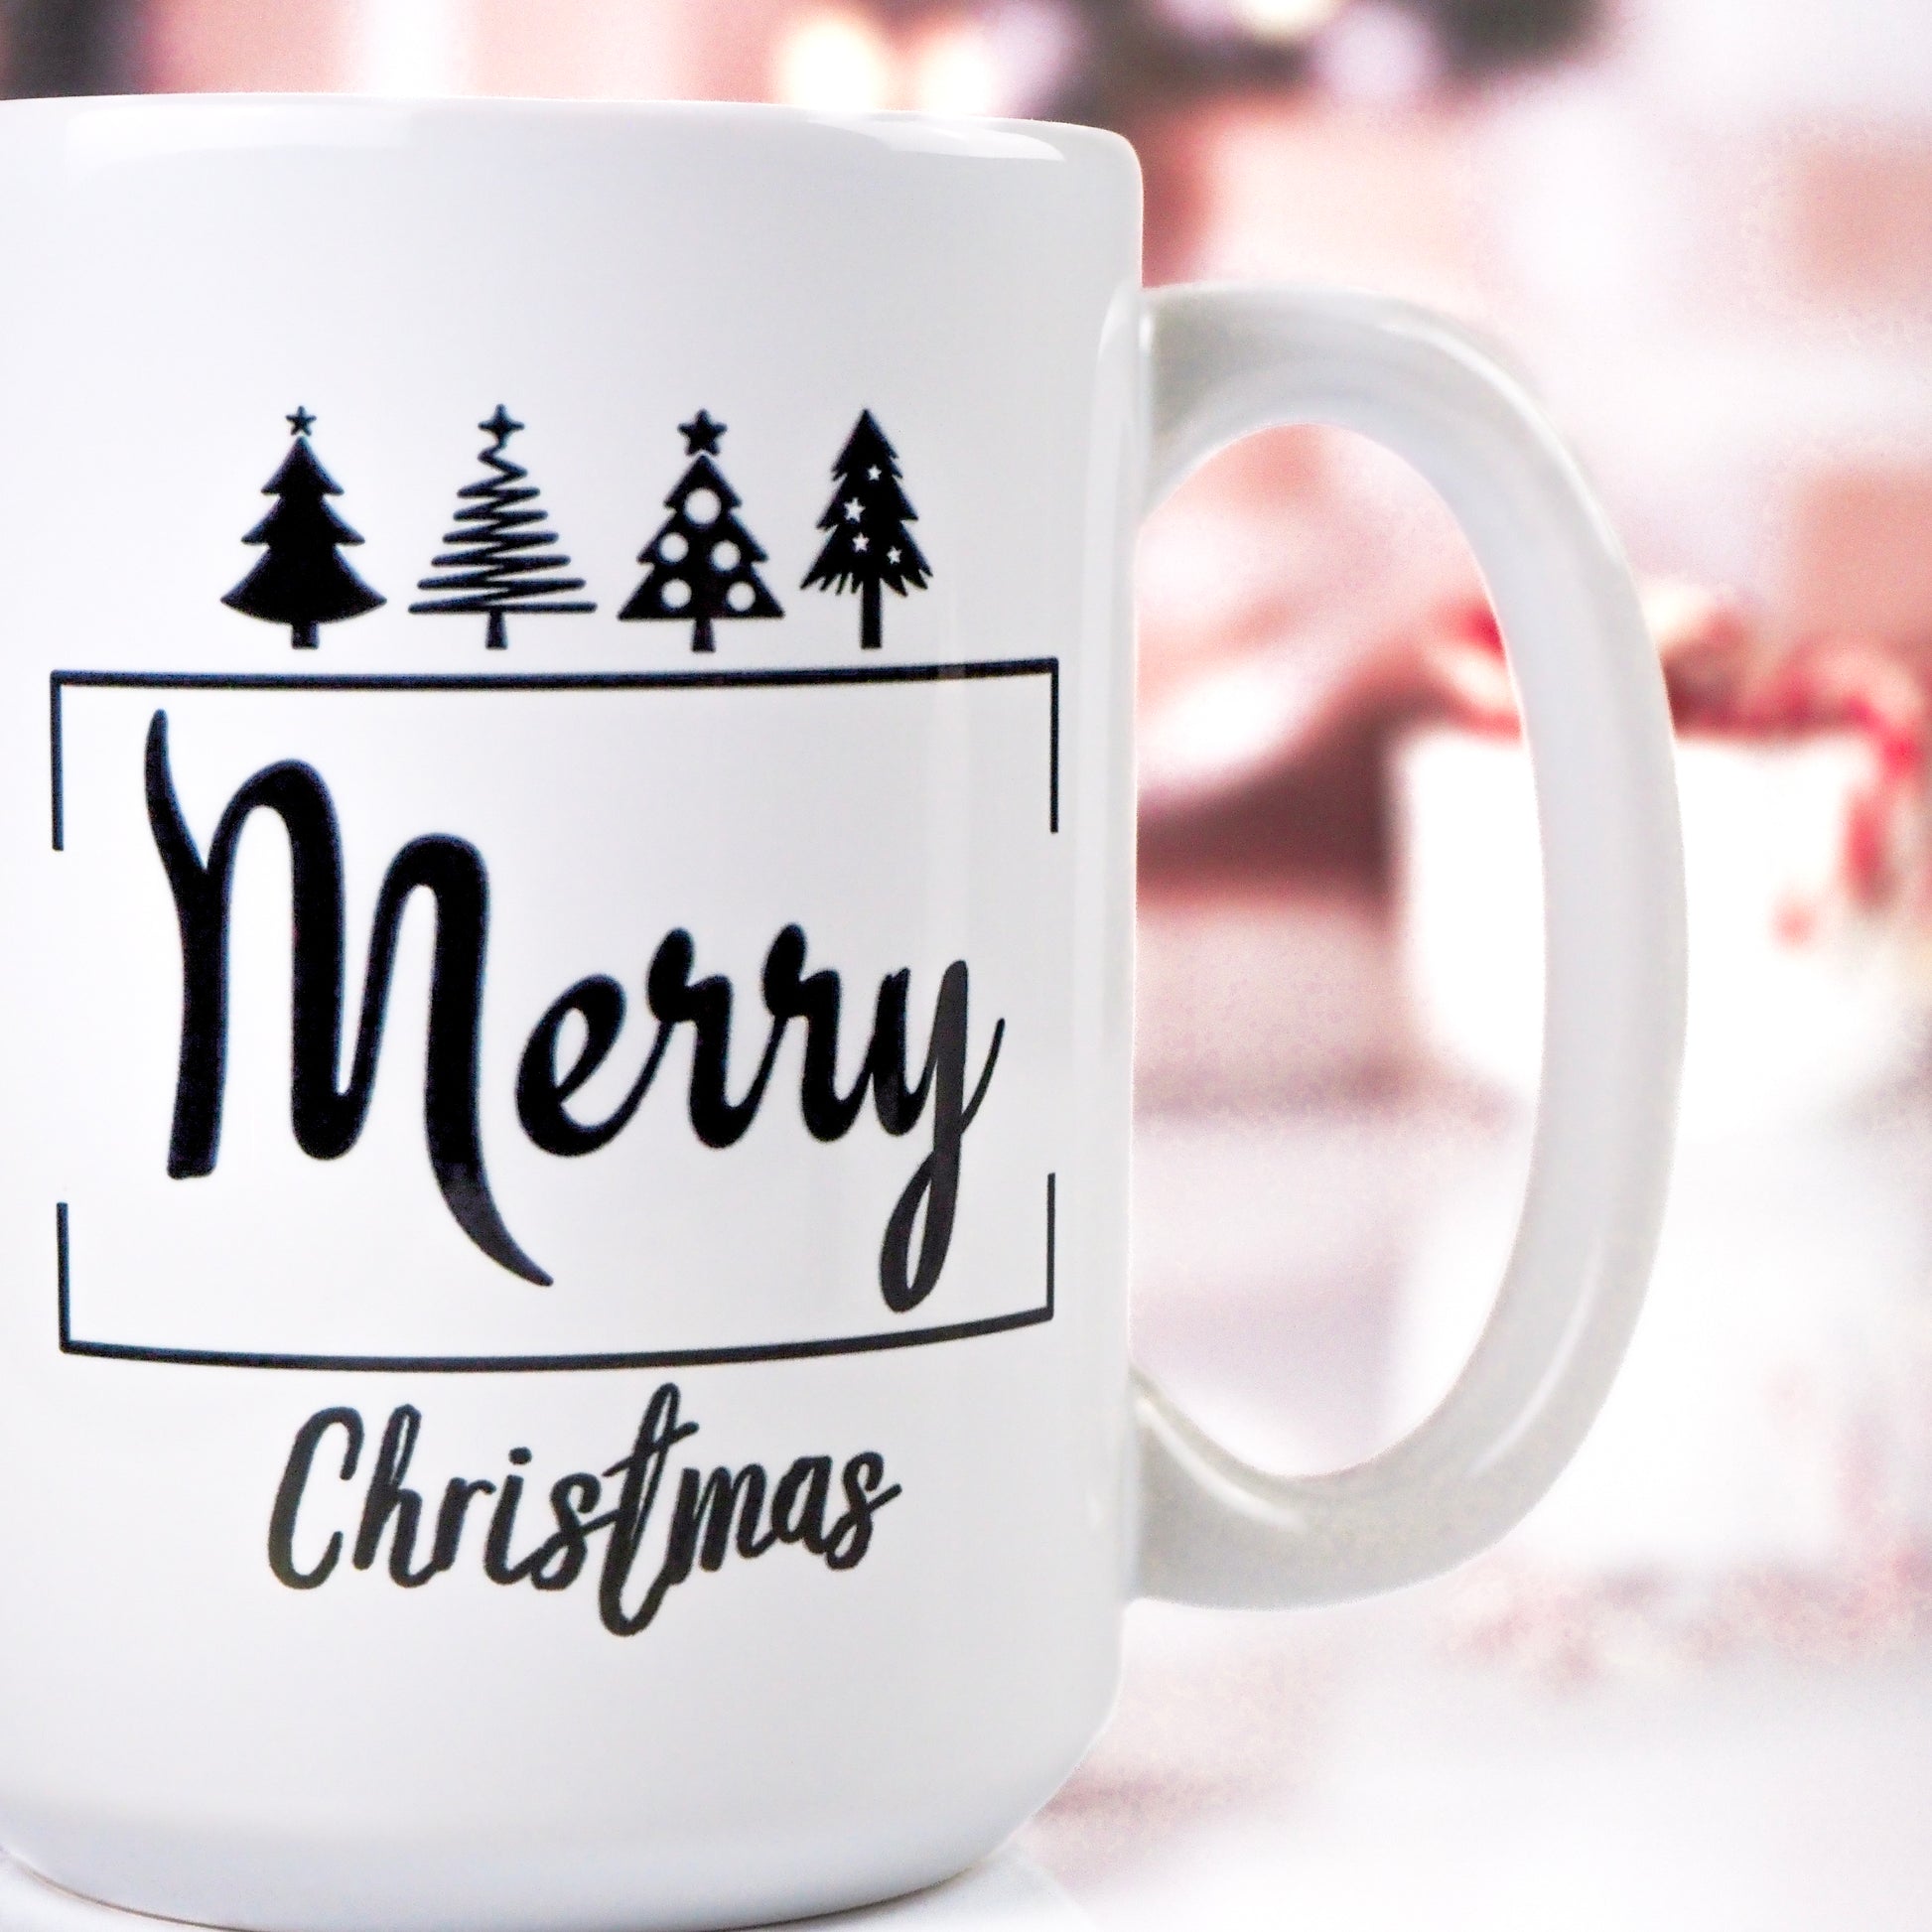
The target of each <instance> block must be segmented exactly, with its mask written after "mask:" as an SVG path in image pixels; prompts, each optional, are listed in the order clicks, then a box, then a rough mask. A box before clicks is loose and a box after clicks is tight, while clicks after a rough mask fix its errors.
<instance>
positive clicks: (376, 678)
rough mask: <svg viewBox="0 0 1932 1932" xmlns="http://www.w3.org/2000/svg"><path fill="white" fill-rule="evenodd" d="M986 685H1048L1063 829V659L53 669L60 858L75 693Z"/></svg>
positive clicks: (1051, 800)
mask: <svg viewBox="0 0 1932 1932" xmlns="http://www.w3.org/2000/svg"><path fill="white" fill-rule="evenodd" d="M987 677H1043V678H1045V679H1046V680H1047V748H1046V829H1047V831H1049V832H1051V833H1054V834H1057V833H1058V831H1059V829H1060V660H1059V659H1058V658H1057V657H995V658H987V659H984V660H980V661H977V662H973V663H958V664H827V665H823V666H820V667H818V668H810V667H802V668H780V669H775V670H746V671H720V670H702V671H554V672H553V671H536V672H523V671H516V672H504V673H500V674H494V675H492V674H486V673H483V672H478V673H474V674H472V673H449V674H445V673H443V672H421V673H418V672H375V671H371V672H367V673H363V672H352V673H338V672H320V673H302V672H289V671H54V672H51V673H50V674H49V677H48V686H49V689H48V762H49V771H50V783H51V786H52V794H53V797H52V804H53V828H54V850H55V851H56V852H64V851H65V850H66V849H67V843H66V841H67V803H66V795H65V769H64V761H63V760H64V748H63V735H62V718H61V693H62V692H63V691H64V690H65V689H66V688H67V686H69V685H70V684H71V685H75V686H94V687H99V686H105V687H109V688H116V689H122V690H153V691H198V690H199V691H210V690H211V691H636V690H643V691H716V690H721V689H727V688H730V687H732V686H736V685H749V686H752V687H754V688H758V687H762V688H765V689H781V688H784V687H787V686H797V685H825V684H959V683H966V682H969V681H971V680H974V679H978V678H987Z"/></svg>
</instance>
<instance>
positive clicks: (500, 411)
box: [409, 402, 597, 650]
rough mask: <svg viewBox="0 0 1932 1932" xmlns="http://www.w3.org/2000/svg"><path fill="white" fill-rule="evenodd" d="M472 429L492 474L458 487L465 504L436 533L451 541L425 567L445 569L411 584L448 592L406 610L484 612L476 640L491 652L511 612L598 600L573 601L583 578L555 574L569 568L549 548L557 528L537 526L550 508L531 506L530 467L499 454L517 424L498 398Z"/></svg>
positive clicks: (550, 610)
mask: <svg viewBox="0 0 1932 1932" xmlns="http://www.w3.org/2000/svg"><path fill="white" fill-rule="evenodd" d="M477 427H478V428H479V429H480V430H482V431H483V434H484V435H485V436H487V437H489V438H490V439H491V441H490V445H489V447H488V448H487V449H486V450H480V451H478V453H477V455H478V460H479V461H480V462H481V463H482V464H483V467H484V468H485V469H486V470H489V471H492V472H493V473H494V474H493V475H491V476H488V477H485V478H484V479H483V481H482V482H481V483H466V484H465V485H464V487H463V488H461V489H460V490H458V491H457V500H458V502H460V503H462V504H464V505H465V507H464V508H462V509H459V510H458V511H457V513H456V525H457V527H456V528H455V529H454V530H451V531H449V532H448V533H447V534H446V535H445V536H444V538H443V541H444V542H445V543H447V544H450V545H452V546H454V547H453V548H451V549H449V550H446V551H444V552H443V554H442V555H441V556H440V557H436V558H434V559H433V560H432V563H431V568H432V569H435V570H443V571H448V572H449V573H450V574H449V575H447V576H443V577H425V578H424V579H423V580H422V582H421V583H420V584H418V585H417V586H416V588H417V589H418V590H419V591H449V592H452V593H453V595H451V596H448V597H438V598H431V599H428V600H426V601H425V602H423V603H421V604H412V605H411V606H410V607H409V609H410V613H411V615H412V616H414V615H421V614H425V613H434V614H442V613H456V614H462V613H475V612H479V611H481V612H484V613H486V614H487V616H488V619H489V621H488V623H487V624H486V625H485V626H484V630H483V642H484V644H485V646H486V647H487V648H488V649H490V650H502V649H504V648H505V647H506V646H507V645H508V643H509V632H508V627H507V625H505V623H504V621H503V620H504V619H505V618H506V617H508V616H509V615H510V614H511V613H512V612H515V613H517V614H518V615H520V616H525V617H545V616H562V615H565V614H568V613H571V612H585V611H595V610H596V609H597V606H596V605H595V604H587V603H582V602H572V601H571V600H570V599H569V598H568V597H567V596H566V595H565V593H566V592H569V591H581V590H582V589H583V588H584V580H583V579H582V578H581V577H566V576H564V575H562V573H563V572H564V571H567V570H568V569H569V568H570V559H569V558H568V557H566V556H565V555H564V554H563V552H562V551H561V550H553V549H551V548H550V546H551V545H552V544H554V543H555V542H556V541H557V533H556V532H555V531H554V530H542V529H539V528H537V525H538V524H540V523H547V522H549V520H550V512H549V511H548V510H546V509H539V508H536V507H534V499H535V498H536V496H537V495H538V493H539V492H538V490H537V486H536V484H535V483H525V482H524V481H523V479H524V478H525V477H527V476H528V475H529V474H530V473H529V472H528V471H527V470H525V469H524V468H523V467H522V465H521V464H517V463H512V462H511V461H510V459H509V458H508V457H506V456H505V455H504V454H503V445H504V444H506V443H507V442H508V441H509V440H510V438H511V437H512V436H514V435H515V434H516V432H517V431H518V430H520V429H521V428H522V427H523V425H522V424H521V423H519V422H518V421H517V420H516V419H515V418H514V417H513V416H512V415H511V414H510V413H509V411H508V410H507V409H505V408H504V407H503V405H502V404H501V403H500V402H499V403H498V404H497V405H496V413H495V414H494V415H493V416H490V417H488V418H487V419H486V420H485V421H483V422H481V423H479V424H478V425H477Z"/></svg>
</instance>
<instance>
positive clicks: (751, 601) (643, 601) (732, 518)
mask: <svg viewBox="0 0 1932 1932" xmlns="http://www.w3.org/2000/svg"><path fill="white" fill-rule="evenodd" d="M725 430H726V425H725V424H723V423H720V422H715V421H713V419H712V417H711V415H710V413H709V412H708V411H706V410H703V409H701V410H699V411H698V413H697V414H696V415H695V416H693V417H692V418H691V420H690V421H689V422H688V423H680V424H678V431H679V433H680V434H681V435H682V436H683V438H684V454H685V455H686V456H688V457H691V458H693V459H694V461H693V462H692V464H691V467H690V468H689V469H688V470H686V471H685V473H684V475H683V476H681V477H680V478H679V479H678V480H677V486H676V487H675V488H674V489H673V490H672V491H671V493H670V494H669V495H668V496H666V497H665V498H664V507H665V508H666V509H668V510H669V511H670V512H671V513H670V515H669V516H668V517H666V518H665V519H664V521H663V522H662V523H661V524H659V525H658V527H657V532H656V534H655V535H654V536H653V537H652V538H651V540H650V541H649V542H648V543H647V544H645V545H644V547H643V549H642V550H640V551H639V552H638V553H637V561H638V562H639V563H640V564H648V565H649V566H650V569H649V571H648V573H647V574H646V575H645V578H644V581H643V582H642V583H641V584H639V585H638V586H637V588H636V589H635V590H634V591H632V592H631V594H630V602H629V603H627V604H626V605H625V606H624V607H623V609H622V610H621V611H620V612H619V613H618V616H619V617H620V618H622V619H624V620H625V621H629V622H650V621H660V622H662V621H677V620H680V619H683V620H688V621H689V622H690V624H691V648H692V649H693V650H713V649H716V647H717V646H716V645H715V643H714V642H713V640H712V634H711V626H712V625H713V623H716V622H724V621H729V620H731V619H735V618H781V617H783V616H784V612H783V611H782V610H780V609H779V607H778V600H777V599H776V598H775V597H773V596H772V595H771V593H770V592H769V591H768V590H766V589H765V586H764V580H763V578H761V577H760V576H759V574H758V570H757V568H756V566H757V565H759V564H761V563H763V562H764V561H765V553H764V551H763V550H762V549H761V548H759V541H758V539H757V538H756V537H755V536H753V534H752V533H751V531H750V530H748V529H747V528H746V527H745V525H744V524H743V523H741V522H740V521H739V520H738V516H737V511H738V509H739V508H740V506H741V504H742V502H743V500H744V499H743V498H742V497H740V495H739V493H738V492H737V490H735V489H734V488H733V487H732V486H731V484H730V483H727V482H726V481H725V476H724V472H723V471H721V470H720V469H719V468H718V466H717V465H716V464H715V463H713V462H712V460H711V459H712V458H713V457H715V456H716V455H717V454H718V445H719V442H720V441H721V440H722V439H723V437H724V434H725Z"/></svg>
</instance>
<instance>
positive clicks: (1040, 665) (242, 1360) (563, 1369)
mask: <svg viewBox="0 0 1932 1932" xmlns="http://www.w3.org/2000/svg"><path fill="white" fill-rule="evenodd" d="M987 677H1044V678H1046V679H1047V681H1048V686H1047V691H1048V695H1047V731H1048V740H1047V776H1046V812H1047V830H1048V832H1049V833H1053V834H1057V833H1058V831H1059V829H1060V661H1059V659H1058V658H1057V657H1023V658H998V659H992V660H985V661H979V662H973V663H955V664H849V665H846V664H842V665H829V666H826V667H823V668H820V669H775V670H743V671H725V670H696V671H614V672H554V673H552V672H537V673H507V674H495V675H483V674H476V675H469V674H450V675H444V674H430V673H424V674H414V673H393V674H385V673H369V674H346V675H345V674H337V673H322V674H302V673H287V672H222V671H55V672H53V673H52V674H51V676H50V679H49V762H50V780H51V789H52V808H53V841H54V850H55V851H56V852H61V851H65V850H66V829H67V828H66V804H65V792H64V785H65V769H64V763H63V737H62V706H61V694H62V692H63V690H64V689H65V687H67V686H68V685H75V686H96V687H99V686H105V687H109V688H120V689H147V690H198V689H199V690H207V689H212V690H224V691H233V690H266V691H296V690H323V691H501V690H509V691H574V690H636V689H645V690H665V689H669V690H685V689H690V690H716V689H719V688H721V687H729V686H735V685H750V686H753V687H765V688H773V687H779V688H781V687H786V686H800V685H804V686H810V685H835V684H937V683H951V682H964V681H966V680H969V679H976V678H987ZM1057 1185H1058V1175H1057V1174H1051V1173H1049V1174H1048V1175H1047V1176H1046V1284H1045V1300H1044V1301H1043V1303H1041V1305H1040V1306H1039V1307H1037V1308H1032V1309H1021V1310H1019V1311H1015V1312H1013V1313H1011V1314H998V1315H989V1316H986V1317H984V1318H983V1319H981V1320H977V1321H955V1322H949V1323H944V1324H941V1325H938V1326H934V1327H927V1328H905V1329H887V1330H883V1331H880V1332H878V1333H874V1334H867V1335H845V1336H829V1337H826V1338H824V1339H821V1340H815V1341H795V1342H770V1343H754V1344H750V1345H746V1346H741V1347H732V1348H699V1349H648V1350H638V1351H634V1352H628V1353H622V1354H599V1355H383V1356H377V1355H282V1354H256V1353H250V1352H246V1351H242V1350H222V1349H198V1348H150V1347H146V1346H143V1345H141V1344H138V1343H133V1342H110V1341H83V1340H79V1339H76V1338H75V1336H74V1334H73V1327H72V1252H71V1246H70V1236H69V1210H68V1203H67V1202H66V1201H60V1202H57V1203H56V1205H55V1245H56V1256H57V1260H56V1269H57V1275H58V1280H59V1300H60V1339H61V1352H62V1353H63V1354H66V1355H81V1356H89V1357H92V1358H95V1359H97V1360H108V1361H132V1362H158V1363H168V1364H173V1365H177V1366H182V1367H196V1368H258V1369H309V1370H334V1371H338V1372H352V1371H358V1370H360V1371H368V1372H373V1373H383V1374H401V1373H413V1374H425V1375H455V1374H545V1373H567V1372H580V1371H583V1370H590V1369H660V1368H705V1367H719V1366H725V1365H729V1364H732V1363H738V1362H783V1361H806V1360H811V1359H813V1358H815V1357H823V1356H835V1355H857V1354H869V1353H874V1352H877V1351H880V1350H885V1349H891V1348H917V1347H925V1346H929V1345H931V1344H933V1343H937V1342H947V1341H967V1340H971V1339H973V1338H975V1337H977V1336H980V1335H995V1334H1004V1333H1008V1332H1010V1331H1012V1330H1014V1329H1018V1328H1030V1327H1035V1326H1037V1325H1038V1324H1039V1323H1041V1322H1045V1321H1051V1320H1052V1318H1053V1297H1054V1269H1055V1246H1056V1194H1057Z"/></svg>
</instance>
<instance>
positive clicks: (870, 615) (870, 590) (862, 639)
mask: <svg viewBox="0 0 1932 1932" xmlns="http://www.w3.org/2000/svg"><path fill="white" fill-rule="evenodd" d="M859 648H860V649H861V650H877V649H878V648H879V586H878V584H876V583H875V582H874V581H873V580H872V579H871V578H868V579H867V580H866V581H865V583H864V584H862V585H861V586H860V587H859Z"/></svg>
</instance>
